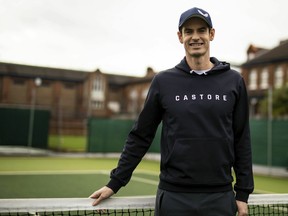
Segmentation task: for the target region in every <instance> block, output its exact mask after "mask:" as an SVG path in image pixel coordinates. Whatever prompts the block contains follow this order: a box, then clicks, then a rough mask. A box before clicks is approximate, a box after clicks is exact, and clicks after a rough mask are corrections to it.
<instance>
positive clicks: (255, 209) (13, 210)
mask: <svg viewBox="0 0 288 216" xmlns="http://www.w3.org/2000/svg"><path fill="white" fill-rule="evenodd" d="M91 203H92V200H91V199H89V198H51V199H50V198H49V199H43V198H41V199H38V198H37V199H0V215H1V216H3V215H5V216H6V215H10V216H16V215H17V216H18V215H19V216H22V215H37V216H39V215H41V216H42V215H55V216H57V215H63V216H65V215H71V216H74V215H75V216H76V215H95V216H98V215H99V216H100V215H103V216H104V215H105V216H107V215H114V216H120V215H121V216H125V215H127V216H148V215H151V216H152V215H154V203H155V196H141V197H114V198H110V199H107V200H104V201H103V202H101V203H100V204H99V205H98V206H95V207H93V206H91ZM248 204H249V215H253V216H258V215H259V216H266V215H269V216H271V215H277V216H284V215H285V216H287V215H288V194H253V195H250V198H249V202H248Z"/></svg>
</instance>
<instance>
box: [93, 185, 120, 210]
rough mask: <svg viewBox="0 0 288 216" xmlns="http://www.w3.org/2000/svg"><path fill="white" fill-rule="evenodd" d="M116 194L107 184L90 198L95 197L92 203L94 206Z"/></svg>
mask: <svg viewBox="0 0 288 216" xmlns="http://www.w3.org/2000/svg"><path fill="white" fill-rule="evenodd" d="M113 194H114V192H113V190H112V189H111V188H109V187H107V186H104V187H102V188H100V189H99V190H97V191H95V192H94V193H93V194H91V195H90V198H92V199H95V200H94V201H93V203H92V205H93V206H96V205H98V204H99V203H100V202H101V201H102V200H104V199H107V198H109V197H111V196H112V195H113Z"/></svg>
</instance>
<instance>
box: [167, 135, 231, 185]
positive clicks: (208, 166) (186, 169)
mask: <svg viewBox="0 0 288 216" xmlns="http://www.w3.org/2000/svg"><path fill="white" fill-rule="evenodd" d="M230 145H231V146H229V143H228V141H227V140H226V139H221V138H191V139H179V140H177V141H176V143H175V145H174V147H173V150H172V152H171V154H170V157H169V159H168V161H167V164H166V165H167V166H166V170H167V174H168V175H169V177H168V178H171V180H174V181H180V182H181V183H186V184H208V185H215V184H225V183H228V182H231V181H232V177H231V167H232V164H233V158H234V157H233V152H234V151H233V146H232V144H230ZM180 182H179V183H180Z"/></svg>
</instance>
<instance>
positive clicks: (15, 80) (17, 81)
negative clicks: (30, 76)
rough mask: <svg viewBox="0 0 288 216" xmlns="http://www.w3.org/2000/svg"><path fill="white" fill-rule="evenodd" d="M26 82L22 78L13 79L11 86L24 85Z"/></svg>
mask: <svg viewBox="0 0 288 216" xmlns="http://www.w3.org/2000/svg"><path fill="white" fill-rule="evenodd" d="M25 82H26V80H25V79H22V78H14V79H13V84H15V85H24V84H25Z"/></svg>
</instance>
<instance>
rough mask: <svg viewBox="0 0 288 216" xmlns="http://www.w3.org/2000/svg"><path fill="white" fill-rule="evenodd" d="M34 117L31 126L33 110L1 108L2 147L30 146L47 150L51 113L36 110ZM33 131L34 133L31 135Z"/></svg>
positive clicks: (0, 136) (0, 137) (0, 143)
mask: <svg viewBox="0 0 288 216" xmlns="http://www.w3.org/2000/svg"><path fill="white" fill-rule="evenodd" d="M33 115H34V117H33V124H31V110H29V109H16V108H15V109H13V108H2V107H1V108H0V119H1V121H0V145H6V146H29V145H30V147H36V148H44V149H46V148H47V146H48V131H49V118H50V112H49V111H47V110H34V113H33ZM30 124H31V125H30ZM31 126H33V127H31ZM32 131H33V133H31V132H32ZM29 135H30V136H31V137H30V138H29ZM29 140H30V143H29Z"/></svg>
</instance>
